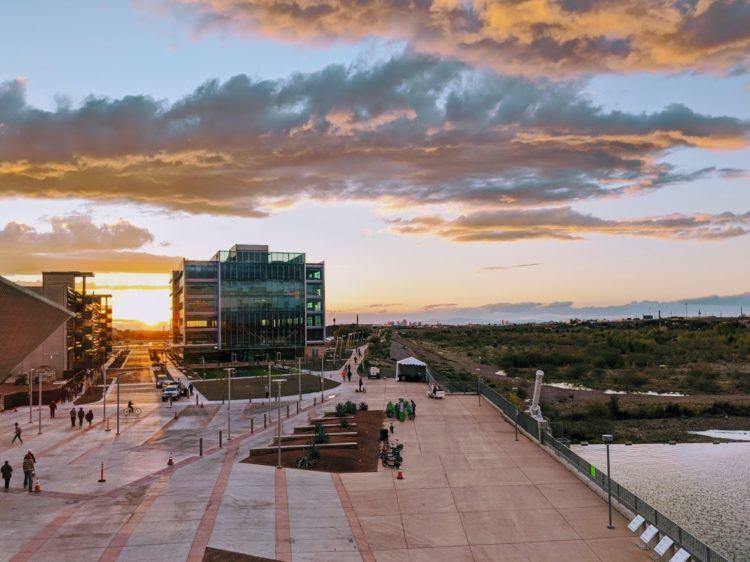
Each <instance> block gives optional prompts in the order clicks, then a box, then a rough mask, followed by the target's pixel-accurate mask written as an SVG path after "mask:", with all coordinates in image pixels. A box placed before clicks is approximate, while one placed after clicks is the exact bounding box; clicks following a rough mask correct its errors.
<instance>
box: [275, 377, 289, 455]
mask: <svg viewBox="0 0 750 562" xmlns="http://www.w3.org/2000/svg"><path fill="white" fill-rule="evenodd" d="M273 382H275V383H277V384H278V386H277V387H276V389H277V390H276V397H277V398H276V402H277V404H276V410H277V411H278V413H279V418H278V420H279V427H278V429H277V431H278V433H277V435H276V444H277V445H278V451H279V456H278V460H277V461H276V468H281V385H282V384H283V383H285V382H286V379H276V380H275V381H273Z"/></svg>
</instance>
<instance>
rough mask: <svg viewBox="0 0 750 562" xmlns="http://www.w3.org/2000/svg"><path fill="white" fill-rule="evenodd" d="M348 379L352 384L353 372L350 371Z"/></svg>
mask: <svg viewBox="0 0 750 562" xmlns="http://www.w3.org/2000/svg"><path fill="white" fill-rule="evenodd" d="M346 379H347V380H348V381H349V382H352V372H351V371H349V372H348V373H347V374H346Z"/></svg>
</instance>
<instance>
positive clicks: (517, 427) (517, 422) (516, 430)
mask: <svg viewBox="0 0 750 562" xmlns="http://www.w3.org/2000/svg"><path fill="white" fill-rule="evenodd" d="M516 441H518V410H516Z"/></svg>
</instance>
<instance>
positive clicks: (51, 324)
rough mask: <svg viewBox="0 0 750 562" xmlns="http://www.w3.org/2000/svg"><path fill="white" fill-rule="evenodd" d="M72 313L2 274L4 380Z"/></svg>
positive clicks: (0, 375) (0, 362)
mask: <svg viewBox="0 0 750 562" xmlns="http://www.w3.org/2000/svg"><path fill="white" fill-rule="evenodd" d="M72 316H73V313H72V312H70V311H69V310H67V309H66V308H64V307H62V306H60V305H58V304H56V303H54V302H52V301H51V300H49V299H46V298H44V297H42V296H40V295H39V294H37V292H35V291H32V290H30V288H28V287H21V286H19V285H16V284H15V283H12V282H11V281H8V280H7V279H4V278H3V277H0V334H2V337H0V382H3V381H4V380H5V379H6V378H8V376H9V375H10V373H11V371H13V370H14V368H15V367H16V366H17V365H19V364H21V363H22V362H23V361H24V359H26V358H27V357H28V356H29V355H30V354H32V353H33V352H34V351H35V350H36V349H37V348H38V347H39V346H40V345H41V344H42V342H43V341H44V340H46V339H47V337H48V336H49V335H50V334H52V333H53V332H54V331H55V330H57V329H59V328H60V326H62V325H64V324H65V322H66V321H68V320H69V319H70V318H72ZM0 392H1V391H0ZM0 409H1V408H0Z"/></svg>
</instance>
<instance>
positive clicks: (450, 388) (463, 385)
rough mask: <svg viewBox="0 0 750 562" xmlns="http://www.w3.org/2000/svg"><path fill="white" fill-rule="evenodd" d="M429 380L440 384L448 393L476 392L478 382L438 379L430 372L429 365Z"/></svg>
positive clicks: (427, 370) (427, 372) (427, 371)
mask: <svg viewBox="0 0 750 562" xmlns="http://www.w3.org/2000/svg"><path fill="white" fill-rule="evenodd" d="M426 374H427V382H428V383H429V384H439V385H440V386H442V387H443V390H445V392H446V393H447V394H476V393H477V383H476V382H475V381H451V380H448V381H442V380H438V379H437V378H436V377H435V375H433V374H432V372H430V369H429V367H428V368H427V369H426Z"/></svg>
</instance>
